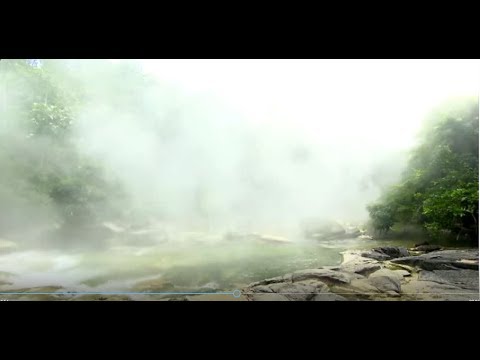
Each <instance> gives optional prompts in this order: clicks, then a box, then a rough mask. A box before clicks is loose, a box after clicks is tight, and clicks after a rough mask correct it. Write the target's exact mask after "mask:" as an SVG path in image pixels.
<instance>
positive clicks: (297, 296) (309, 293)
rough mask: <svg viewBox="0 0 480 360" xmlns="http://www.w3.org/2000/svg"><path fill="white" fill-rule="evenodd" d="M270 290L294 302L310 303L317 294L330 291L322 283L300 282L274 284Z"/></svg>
mask: <svg viewBox="0 0 480 360" xmlns="http://www.w3.org/2000/svg"><path fill="white" fill-rule="evenodd" d="M270 288H271V289H272V290H273V292H274V293H277V294H280V295H283V296H285V297H286V298H287V299H289V300H292V301H308V300H311V299H312V298H313V297H314V296H315V295H316V294H317V293H321V292H325V291H328V287H327V286H326V285H325V284H324V283H322V282H319V281H317V282H298V283H293V284H292V283H281V284H280V283H279V284H272V285H270Z"/></svg>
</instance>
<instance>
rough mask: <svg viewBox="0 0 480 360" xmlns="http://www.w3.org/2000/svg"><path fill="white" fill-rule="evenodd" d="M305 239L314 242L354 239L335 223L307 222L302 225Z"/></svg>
mask: <svg viewBox="0 0 480 360" xmlns="http://www.w3.org/2000/svg"><path fill="white" fill-rule="evenodd" d="M303 230H304V235H305V237H306V238H310V239H316V240H333V239H344V238H348V237H355V236H352V235H350V234H348V233H347V231H346V230H345V228H344V227H343V226H342V225H341V224H339V223H338V222H336V221H309V222H306V223H305V224H304V225H303Z"/></svg>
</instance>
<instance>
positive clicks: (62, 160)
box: [0, 59, 124, 235]
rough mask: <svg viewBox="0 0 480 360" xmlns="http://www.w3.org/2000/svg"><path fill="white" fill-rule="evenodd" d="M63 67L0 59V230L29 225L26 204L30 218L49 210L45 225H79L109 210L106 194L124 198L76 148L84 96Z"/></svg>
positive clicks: (58, 63)
mask: <svg viewBox="0 0 480 360" xmlns="http://www.w3.org/2000/svg"><path fill="white" fill-rule="evenodd" d="M67 65H68V64H67V63H62V62H61V61H42V62H38V61H36V62H32V61H26V60H5V59H3V60H1V61H0V91H1V92H0V93H1V95H2V98H1V100H2V101H1V103H0V106H1V110H0V116H1V118H0V167H1V169H2V170H1V171H2V176H1V177H0V204H1V205H0V206H1V211H2V213H4V214H7V215H6V216H4V217H3V219H4V220H5V221H0V235H1V234H2V232H5V231H8V230H10V228H11V227H12V226H16V225H17V226H18V225H20V226H21V224H22V223H23V226H25V224H28V225H31V215H32V213H31V212H29V211H26V208H27V205H28V207H29V208H31V209H32V211H33V212H35V213H36V215H38V214H39V213H42V212H47V209H48V210H49V211H48V212H49V213H50V215H51V218H50V219H48V220H49V221H51V222H52V221H53V220H55V221H57V222H60V223H61V224H63V225H64V226H70V225H82V224H87V223H89V222H94V221H96V220H97V219H98V218H99V217H100V216H101V215H105V214H109V215H111V214H114V213H115V211H114V210H115V207H114V206H113V203H112V199H115V198H118V197H122V196H124V194H123V193H122V189H121V186H120V185H119V183H118V182H117V181H116V180H115V179H114V178H112V177H111V176H110V175H109V174H107V173H106V171H105V170H104V169H102V167H101V166H100V165H99V164H97V163H96V162H95V161H94V160H93V159H92V158H89V157H88V156H85V155H83V154H81V153H79V151H78V149H77V147H76V146H75V141H76V140H77V139H76V138H75V134H74V132H73V131H72V129H73V126H74V125H75V121H76V119H77V117H78V114H79V110H80V109H81V108H82V106H84V105H85V104H86V101H87V96H86V91H85V89H84V88H82V87H81V85H80V83H78V81H76V80H75V78H73V77H69V71H68V69H67V68H66V66H67ZM51 209H53V211H51ZM8 214H11V216H10V217H9V216H8ZM37 217H38V216H37ZM13 220H15V221H13ZM42 221H45V219H43V220H42Z"/></svg>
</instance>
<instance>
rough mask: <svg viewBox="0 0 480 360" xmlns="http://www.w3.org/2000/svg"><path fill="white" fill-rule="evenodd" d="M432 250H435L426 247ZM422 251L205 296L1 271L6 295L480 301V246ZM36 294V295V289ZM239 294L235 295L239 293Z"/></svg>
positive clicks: (387, 251)
mask: <svg viewBox="0 0 480 360" xmlns="http://www.w3.org/2000/svg"><path fill="white" fill-rule="evenodd" d="M426 250H428V251H430V250H431V249H426ZM426 250H425V252H423V253H420V254H419V250H418V247H416V248H415V250H408V249H406V248H402V247H393V246H388V247H387V246H386V247H378V248H374V249H371V250H348V251H345V252H343V253H342V255H343V261H342V263H341V264H340V265H338V266H323V267H319V268H310V269H305V270H298V271H294V272H292V273H288V274H285V275H282V276H278V277H274V278H270V279H265V280H261V281H258V282H254V283H251V284H249V285H238V288H237V289H238V290H239V291H235V292H234V293H233V294H232V293H231V292H232V291H233V290H234V289H221V288H219V287H218V286H216V285H215V284H214V283H211V284H207V285H208V286H207V288H205V289H204V288H202V289H199V290H195V291H200V292H207V290H208V292H220V293H221V294H204V295H186V294H185V295H181V294H178V295H173V294H171V295H166V294H165V295H163V294H162V295H161V294H157V295H149V294H148V293H149V292H189V291H192V290H191V289H188V288H185V289H184V288H181V287H178V286H175V285H174V284H171V283H169V282H167V281H166V280H165V279H164V278H163V277H162V276H159V277H152V278H151V279H148V280H142V281H139V282H136V283H134V284H133V285H132V287H131V288H130V291H134V292H137V294H136V295H134V294H128V292H126V293H124V294H122V295H117V294H114V293H110V294H95V293H92V294H82V295H80V294H75V292H72V290H71V289H69V288H63V287H60V286H43V287H29V288H20V289H19V288H17V287H16V286H15V277H14V276H13V274H10V273H7V272H0V289H1V290H2V291H8V292H15V294H11V295H10V294H8V295H6V294H3V295H1V297H2V299H3V298H4V299H6V300H37V301H38V300H74V301H75V300H111V301H118V300H127V301H128V300H137V301H142V300H163V301H359V300H374V301H375V300H384V301H399V300H400V301H402V300H407V301H408V300H410V301H412V300H413V301H414V300H440V301H442V300H478V299H479V276H478V249H461V250H459V249H449V250H436V251H430V252H426ZM32 293H34V294H32ZM234 295H235V296H234Z"/></svg>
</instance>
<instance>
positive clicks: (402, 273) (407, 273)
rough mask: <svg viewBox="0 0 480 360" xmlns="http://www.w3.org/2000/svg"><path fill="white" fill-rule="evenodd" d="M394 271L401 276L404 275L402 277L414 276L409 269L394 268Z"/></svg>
mask: <svg viewBox="0 0 480 360" xmlns="http://www.w3.org/2000/svg"><path fill="white" fill-rule="evenodd" d="M393 272H395V273H397V274H399V275H400V276H402V278H404V277H408V276H412V274H411V273H410V271H407V270H393Z"/></svg>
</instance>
